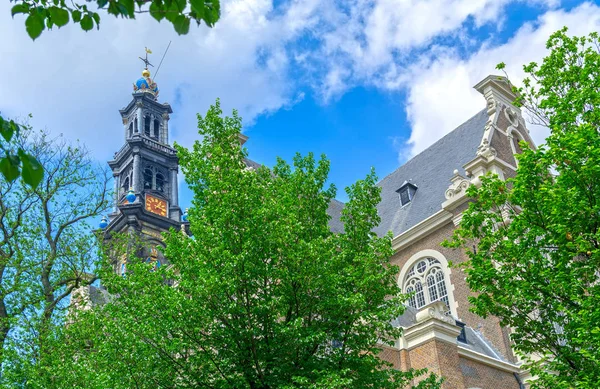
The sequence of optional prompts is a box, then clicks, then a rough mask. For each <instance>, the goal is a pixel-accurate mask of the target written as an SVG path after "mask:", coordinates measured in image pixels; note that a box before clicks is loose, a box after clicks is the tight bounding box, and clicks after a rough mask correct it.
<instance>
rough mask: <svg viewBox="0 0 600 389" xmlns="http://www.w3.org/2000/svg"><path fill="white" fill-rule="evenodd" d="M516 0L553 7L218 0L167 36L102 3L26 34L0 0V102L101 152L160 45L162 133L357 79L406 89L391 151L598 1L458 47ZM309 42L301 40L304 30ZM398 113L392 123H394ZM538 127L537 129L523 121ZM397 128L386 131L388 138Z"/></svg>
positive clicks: (584, 27) (410, 149) (592, 23)
mask: <svg viewBox="0 0 600 389" xmlns="http://www.w3.org/2000/svg"><path fill="white" fill-rule="evenodd" d="M515 2H527V3H530V4H532V5H534V6H539V7H543V9H551V8H552V7H556V6H557V5H558V4H559V2H558V0H336V1H331V0H290V1H289V2H287V3H285V4H283V5H279V6H278V7H274V6H273V0H224V1H223V7H222V9H223V13H222V17H221V20H220V21H219V23H217V25H216V27H215V28H214V29H207V28H205V27H200V28H195V27H192V28H191V31H190V34H189V35H187V36H183V37H180V36H177V35H176V34H175V33H174V32H173V28H172V26H171V25H170V24H168V23H166V22H163V23H157V22H156V21H154V20H152V19H151V18H149V17H144V16H142V17H140V18H139V19H138V20H136V21H128V20H121V19H115V18H112V17H110V16H105V17H104V18H103V20H102V24H101V29H100V31H92V32H89V33H84V32H82V31H81V30H79V29H78V28H77V27H76V26H67V27H65V28H62V29H59V30H54V31H49V32H48V31H46V32H44V33H43V34H42V36H41V37H40V38H39V39H38V40H36V41H35V42H32V41H31V40H30V39H29V38H28V37H27V36H26V33H25V28H24V25H23V18H22V17H20V16H17V17H16V18H15V19H14V20H11V19H10V16H9V15H10V12H9V7H10V2H8V3H0V37H2V41H1V43H0V58H1V60H0V85H1V86H2V87H1V88H0V110H2V111H3V113H5V114H7V115H10V116H14V115H25V114H27V113H29V112H31V113H33V114H34V121H33V124H34V125H37V126H48V127H49V128H50V129H51V130H53V131H54V132H64V133H65V135H66V136H67V137H69V138H80V139H81V140H83V141H84V142H85V143H87V144H88V145H90V148H91V149H92V150H94V153H95V155H96V156H97V157H98V158H99V159H106V158H108V157H109V156H110V155H112V153H113V152H114V151H115V150H117V149H118V148H119V147H120V146H121V144H122V141H123V140H122V137H121V136H122V135H121V134H122V133H121V131H122V126H121V124H120V123H121V121H120V117H119V114H118V109H119V108H121V107H123V106H125V105H126V104H127V103H128V102H129V99H130V95H129V93H131V91H132V87H131V85H132V82H133V81H134V80H135V79H137V78H138V77H139V73H140V70H141V68H142V66H141V65H142V64H141V63H140V62H138V61H139V60H138V59H137V57H138V56H139V55H140V54H141V52H142V49H143V47H144V46H148V47H150V48H152V49H153V50H154V53H155V54H154V55H153V60H154V62H155V65H157V62H158V61H159V59H160V56H161V55H162V51H163V50H164V48H165V47H166V45H167V43H168V42H169V41H170V40H172V41H173V43H172V45H171V49H170V51H169V54H168V55H167V57H166V59H165V62H164V64H163V66H162V68H161V70H160V73H159V75H158V77H157V82H158V84H159V87H161V97H160V100H161V101H168V102H170V103H171V104H172V106H173V108H174V110H175V114H174V115H172V119H171V125H170V129H171V132H172V137H171V139H173V140H177V141H178V142H180V143H183V144H187V145H189V144H190V143H191V141H192V140H193V139H195V138H197V134H196V118H195V114H196V113H197V112H201V113H203V112H205V110H206V108H207V107H208V106H209V104H211V103H212V102H214V99H215V98H216V97H220V98H221V100H222V104H223V109H224V111H225V112H226V113H229V112H231V109H232V108H237V109H238V110H239V111H240V114H241V115H242V116H243V117H244V118H245V120H246V122H247V123H248V122H252V121H253V120H254V119H255V118H256V117H257V115H260V114H262V113H268V112H273V111H276V110H278V109H281V108H285V109H287V108H289V107H290V106H291V105H293V104H295V103H296V102H298V101H301V100H302V99H303V98H304V94H303V92H301V90H302V87H303V86H304V84H307V83H308V84H310V85H312V86H313V87H314V88H315V92H316V93H317V95H319V96H321V97H322V99H323V100H324V101H325V102H327V101H330V100H331V99H335V98H336V97H338V96H341V95H342V94H343V93H344V92H345V91H346V90H348V88H351V87H353V86H356V85H367V86H376V87H378V88H381V89H384V90H394V91H395V90H405V91H407V96H408V99H407V113H408V118H409V121H410V124H411V126H412V133H411V136H410V138H409V139H408V140H407V142H408V143H406V142H405V144H404V145H403V146H398V148H399V149H402V150H403V151H402V152H403V156H406V155H413V154H414V153H416V152H418V151H420V150H422V149H423V148H425V147H427V146H428V145H429V144H431V143H432V142H433V141H435V140H436V139H439V137H441V136H442V135H443V134H445V133H446V132H448V131H450V130H451V129H453V128H454V127H455V126H456V125H458V124H460V123H461V122H462V121H464V120H465V119H467V118H468V117H470V116H471V115H472V114H474V113H475V112H477V111H479V109H480V108H482V107H483V100H482V99H481V98H480V97H479V96H478V94H477V92H475V91H473V90H472V89H471V87H472V85H474V84H475V83H477V82H478V81H479V80H480V79H482V78H483V77H484V76H486V75H487V74H489V73H490V72H493V69H494V67H495V65H496V63H498V62H500V61H504V62H506V63H507V64H509V67H508V70H509V73H510V75H511V76H512V77H514V78H515V79H518V78H520V77H521V75H522V73H521V72H520V65H521V64H522V63H525V62H528V61H530V60H536V59H539V58H541V56H542V54H543V52H544V42H545V40H546V38H547V37H548V35H549V34H550V33H551V32H553V31H555V30H557V29H558V28H560V27H561V26H562V25H565V24H566V25H569V26H571V32H572V33H574V34H577V33H580V34H584V33H587V32H589V31H592V30H594V29H595V30H597V29H598V14H599V13H600V12H599V11H598V7H596V6H593V5H590V4H588V5H586V6H581V7H579V8H576V9H574V10H572V11H571V12H564V11H560V10H551V11H547V12H546V14H545V15H544V16H543V17H541V19H540V20H539V21H537V22H536V23H529V24H525V25H524V26H523V27H522V28H521V29H520V30H519V31H518V32H517V34H516V35H515V36H514V37H513V38H512V39H511V40H510V41H509V42H508V43H506V44H504V45H501V46H498V47H493V46H491V45H489V44H487V45H486V44H484V45H483V46H482V47H481V48H480V49H479V50H478V51H476V52H475V53H474V54H473V55H471V56H470V57H469V58H467V59H463V58H462V57H461V53H460V50H459V49H457V48H456V47H454V46H452V45H458V47H459V48H465V47H470V48H473V47H474V45H475V44H479V45H480V44H481V43H480V41H479V40H478V39H477V38H476V37H474V36H473V35H472V34H470V32H469V29H468V28H467V27H466V26H467V25H468V24H469V22H470V21H473V24H474V25H475V26H480V25H482V24H486V23H489V24H491V25H495V26H498V27H500V26H501V23H502V21H503V11H504V10H505V9H506V7H507V6H509V5H510V4H512V3H515ZM307 42H308V43H307ZM400 125H401V124H400V123H399V127H400ZM533 135H534V138H536V139H537V140H539V139H540V136H541V135H537V134H536V133H534V134H533ZM398 139H400V138H397V139H396V144H400V141H399V140H398Z"/></svg>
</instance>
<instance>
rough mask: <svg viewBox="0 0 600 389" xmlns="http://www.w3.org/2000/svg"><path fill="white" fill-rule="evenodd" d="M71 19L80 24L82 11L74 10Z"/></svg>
mask: <svg viewBox="0 0 600 389" xmlns="http://www.w3.org/2000/svg"><path fill="white" fill-rule="evenodd" d="M71 18H73V22H75V23H79V22H80V21H81V11H78V10H76V9H74V10H73V11H71Z"/></svg>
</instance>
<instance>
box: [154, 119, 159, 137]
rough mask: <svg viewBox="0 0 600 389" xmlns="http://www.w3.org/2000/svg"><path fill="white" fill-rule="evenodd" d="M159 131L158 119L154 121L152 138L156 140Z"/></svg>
mask: <svg viewBox="0 0 600 389" xmlns="http://www.w3.org/2000/svg"><path fill="white" fill-rule="evenodd" d="M159 131H160V121H158V119H154V138H155V139H158V134H159Z"/></svg>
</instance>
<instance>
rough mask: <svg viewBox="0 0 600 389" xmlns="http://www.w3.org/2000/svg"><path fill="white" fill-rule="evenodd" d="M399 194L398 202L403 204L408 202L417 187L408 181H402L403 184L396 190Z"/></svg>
mask: <svg viewBox="0 0 600 389" xmlns="http://www.w3.org/2000/svg"><path fill="white" fill-rule="evenodd" d="M396 192H397V193H398V195H400V204H401V205H402V206H405V205H406V204H408V203H410V202H411V201H412V199H413V198H414V196H415V193H416V192H417V187H416V185H414V184H411V183H410V182H407V181H404V184H402V186H400V189H398V190H397V191H396Z"/></svg>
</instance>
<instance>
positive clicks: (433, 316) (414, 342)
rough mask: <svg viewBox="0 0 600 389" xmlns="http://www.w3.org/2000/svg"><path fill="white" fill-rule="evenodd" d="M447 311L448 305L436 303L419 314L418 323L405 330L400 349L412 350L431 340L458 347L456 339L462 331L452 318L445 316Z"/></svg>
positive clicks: (417, 316)
mask: <svg viewBox="0 0 600 389" xmlns="http://www.w3.org/2000/svg"><path fill="white" fill-rule="evenodd" d="M447 310H448V307H447V306H446V304H444V303H443V302H441V301H435V302H433V303H431V304H429V305H427V306H425V307H424V308H423V309H421V310H420V311H419V312H417V315H416V321H417V323H416V324H415V325H413V326H411V327H408V328H406V329H405V330H404V332H403V334H402V337H401V338H400V349H408V350H410V349H413V348H415V347H418V346H420V345H423V344H425V343H427V342H429V341H431V340H436V341H441V342H446V343H449V344H452V345H456V344H457V340H456V337H457V336H458V335H459V334H460V331H461V329H460V327H458V326H457V325H456V323H455V321H454V319H452V317H450V316H447V315H446V314H445V312H446V311H447Z"/></svg>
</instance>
